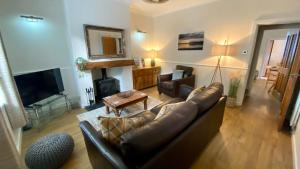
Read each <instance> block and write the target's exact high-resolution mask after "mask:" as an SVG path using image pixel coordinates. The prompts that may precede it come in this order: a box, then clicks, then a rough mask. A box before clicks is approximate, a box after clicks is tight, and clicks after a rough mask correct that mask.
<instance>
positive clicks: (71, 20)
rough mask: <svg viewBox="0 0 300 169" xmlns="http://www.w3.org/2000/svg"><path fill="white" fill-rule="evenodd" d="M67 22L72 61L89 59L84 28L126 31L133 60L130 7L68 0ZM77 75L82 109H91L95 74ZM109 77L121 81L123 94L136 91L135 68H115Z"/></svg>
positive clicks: (101, 1)
mask: <svg viewBox="0 0 300 169" xmlns="http://www.w3.org/2000/svg"><path fill="white" fill-rule="evenodd" d="M64 2H65V11H66V18H67V27H68V36H69V41H70V46H71V52H72V60H73V61H75V59H76V58H78V57H82V58H85V59H88V55H87V48H86V43H85V37H84V29H83V25H84V24H90V25H96V26H104V27H113V28H121V29H125V32H126V50H127V51H126V53H127V57H128V58H129V57H131V51H130V39H129V38H130V12H129V4H127V3H122V2H117V1H112V0H86V1H84V3H83V2H82V1H81V0H64ZM74 69H75V71H76V75H75V76H76V77H75V78H76V79H77V85H78V92H79V94H80V96H81V106H86V105H87V99H86V95H85V88H89V87H93V80H92V73H91V71H85V72H81V71H78V70H77V68H76V67H75V65H74ZM108 75H109V76H113V77H115V78H117V79H118V80H119V81H120V87H121V91H124V90H129V89H132V88H133V85H132V68H131V67H122V68H112V69H109V70H108Z"/></svg>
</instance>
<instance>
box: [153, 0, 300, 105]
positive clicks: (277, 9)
mask: <svg viewBox="0 0 300 169" xmlns="http://www.w3.org/2000/svg"><path fill="white" fill-rule="evenodd" d="M270 4H272V5H270ZM299 8H300V1H298V0H288V2H287V1H281V0H264V1H260V0H252V1H239V0H226V1H214V2H212V3H208V4H205V5H202V6H197V7H193V8H188V9H184V10H181V11H177V12H173V13H170V14H167V15H163V16H159V17H156V18H154V42H155V43H156V47H157V48H158V49H160V52H159V56H160V59H161V61H162V65H163V72H170V71H171V70H172V69H173V68H174V66H175V65H176V64H186V65H191V66H193V67H195V68H196V74H197V84H198V85H208V84H209V83H210V78H211V76H212V74H213V70H214V67H213V66H214V65H216V63H217V57H212V56H211V50H212V46H213V45H214V44H218V43H223V42H224V40H225V39H228V41H229V44H232V45H234V47H235V50H236V55H235V56H232V57H227V58H225V59H223V61H222V67H223V68H222V70H223V71H224V73H223V74H225V75H224V77H226V76H227V75H228V74H231V73H232V72H234V71H239V72H241V73H242V75H243V79H242V82H241V87H240V90H239V94H238V102H239V104H241V103H242V100H243V97H244V90H245V87H246V83H245V81H246V74H247V71H248V67H249V63H250V60H251V57H252V56H251V53H250V52H249V53H248V54H246V55H242V54H241V53H242V51H243V50H248V51H250V50H252V49H253V46H252V45H253V44H252V42H253V41H252V40H253V34H251V33H253V32H254V31H253V28H254V23H255V21H256V20H259V19H269V18H273V17H279V18H284V17H298V18H300V11H299V10H298V9H299ZM197 31H204V32H205V42H204V50H203V51H178V50H177V43H178V34H180V33H189V32H197ZM224 84H225V92H226V93H227V91H228V85H229V79H228V76H227V77H226V78H225V79H224Z"/></svg>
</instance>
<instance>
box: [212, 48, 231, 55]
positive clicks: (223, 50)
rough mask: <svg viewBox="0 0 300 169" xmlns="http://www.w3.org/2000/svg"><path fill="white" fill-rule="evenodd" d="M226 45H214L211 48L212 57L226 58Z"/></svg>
mask: <svg viewBox="0 0 300 169" xmlns="http://www.w3.org/2000/svg"><path fill="white" fill-rule="evenodd" d="M227 55H228V45H214V46H213V48H212V56H227Z"/></svg>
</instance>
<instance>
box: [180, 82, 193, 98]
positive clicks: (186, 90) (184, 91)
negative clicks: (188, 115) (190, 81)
mask: <svg viewBox="0 0 300 169" xmlns="http://www.w3.org/2000/svg"><path fill="white" fill-rule="evenodd" d="M193 90H194V88H193V87H191V86H188V85H185V84H183V85H180V87H179V96H178V97H180V98H181V99H183V100H186V99H187V98H188V96H189V95H190V93H191V92H192V91H193Z"/></svg>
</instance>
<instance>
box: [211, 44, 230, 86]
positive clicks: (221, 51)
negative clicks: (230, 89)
mask: <svg viewBox="0 0 300 169" xmlns="http://www.w3.org/2000/svg"><path fill="white" fill-rule="evenodd" d="M227 52H228V43H227V41H226V40H225V42H224V45H216V46H214V47H213V51H212V53H213V56H218V63H217V65H216V67H215V70H214V74H213V76H212V78H211V83H213V82H214V81H215V79H216V77H217V75H218V74H219V75H220V80H221V83H223V79H222V71H221V59H222V56H226V55H227Z"/></svg>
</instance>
